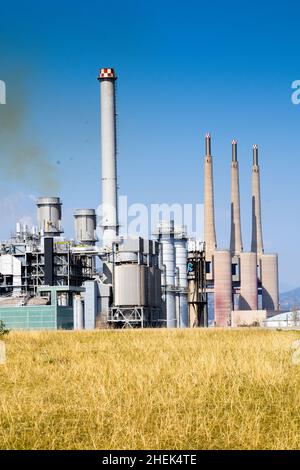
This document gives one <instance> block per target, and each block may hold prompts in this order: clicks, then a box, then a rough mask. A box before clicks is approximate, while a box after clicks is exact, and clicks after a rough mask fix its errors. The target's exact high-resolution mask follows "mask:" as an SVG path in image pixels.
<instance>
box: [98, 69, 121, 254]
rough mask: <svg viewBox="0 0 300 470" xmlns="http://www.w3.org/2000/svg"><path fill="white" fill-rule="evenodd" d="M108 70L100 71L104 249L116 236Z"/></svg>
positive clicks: (113, 105)
mask: <svg viewBox="0 0 300 470" xmlns="http://www.w3.org/2000/svg"><path fill="white" fill-rule="evenodd" d="M116 79H117V77H116V75H115V72H114V70H113V69H111V68H103V69H100V73H99V77H98V80H99V81H100V89H101V156H102V214H101V215H102V221H101V225H102V228H103V237H102V239H103V245H106V246H111V245H112V242H113V241H114V240H115V239H116V236H117V235H118V207H117V158H116V103H115V81H116Z"/></svg>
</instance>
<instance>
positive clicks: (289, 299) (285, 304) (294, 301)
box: [280, 287, 300, 310]
mask: <svg viewBox="0 0 300 470" xmlns="http://www.w3.org/2000/svg"><path fill="white" fill-rule="evenodd" d="M293 308H298V309H300V287H297V288H296V289H293V290H290V291H288V292H283V293H282V294H280V310H293Z"/></svg>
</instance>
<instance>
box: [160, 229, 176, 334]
mask: <svg viewBox="0 0 300 470" xmlns="http://www.w3.org/2000/svg"><path fill="white" fill-rule="evenodd" d="M158 234H159V241H160V247H161V248H160V249H161V257H162V263H163V265H164V266H165V282H166V285H165V295H166V298H165V302H166V314H167V327H168V328H174V327H176V326H177V325H176V305H175V247H174V221H172V220H171V221H170V222H161V223H160V224H159V226H158Z"/></svg>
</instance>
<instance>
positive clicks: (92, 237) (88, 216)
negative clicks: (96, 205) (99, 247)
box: [74, 209, 96, 245]
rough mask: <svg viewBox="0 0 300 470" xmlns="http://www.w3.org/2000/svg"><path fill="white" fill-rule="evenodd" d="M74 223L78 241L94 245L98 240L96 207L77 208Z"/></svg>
mask: <svg viewBox="0 0 300 470" xmlns="http://www.w3.org/2000/svg"><path fill="white" fill-rule="evenodd" d="M74 223H75V238H76V241H77V242H79V243H83V244H85V245H94V244H95V242H96V234H95V231H96V212H95V209H76V211H75V212H74Z"/></svg>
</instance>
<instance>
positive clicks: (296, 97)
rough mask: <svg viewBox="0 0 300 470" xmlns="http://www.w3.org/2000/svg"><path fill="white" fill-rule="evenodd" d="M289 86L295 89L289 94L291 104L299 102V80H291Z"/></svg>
mask: <svg viewBox="0 0 300 470" xmlns="http://www.w3.org/2000/svg"><path fill="white" fill-rule="evenodd" d="M291 88H292V89H293V90H295V91H293V93H292V95H291V100H292V103H293V104H300V80H294V81H293V82H292V86H291Z"/></svg>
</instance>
